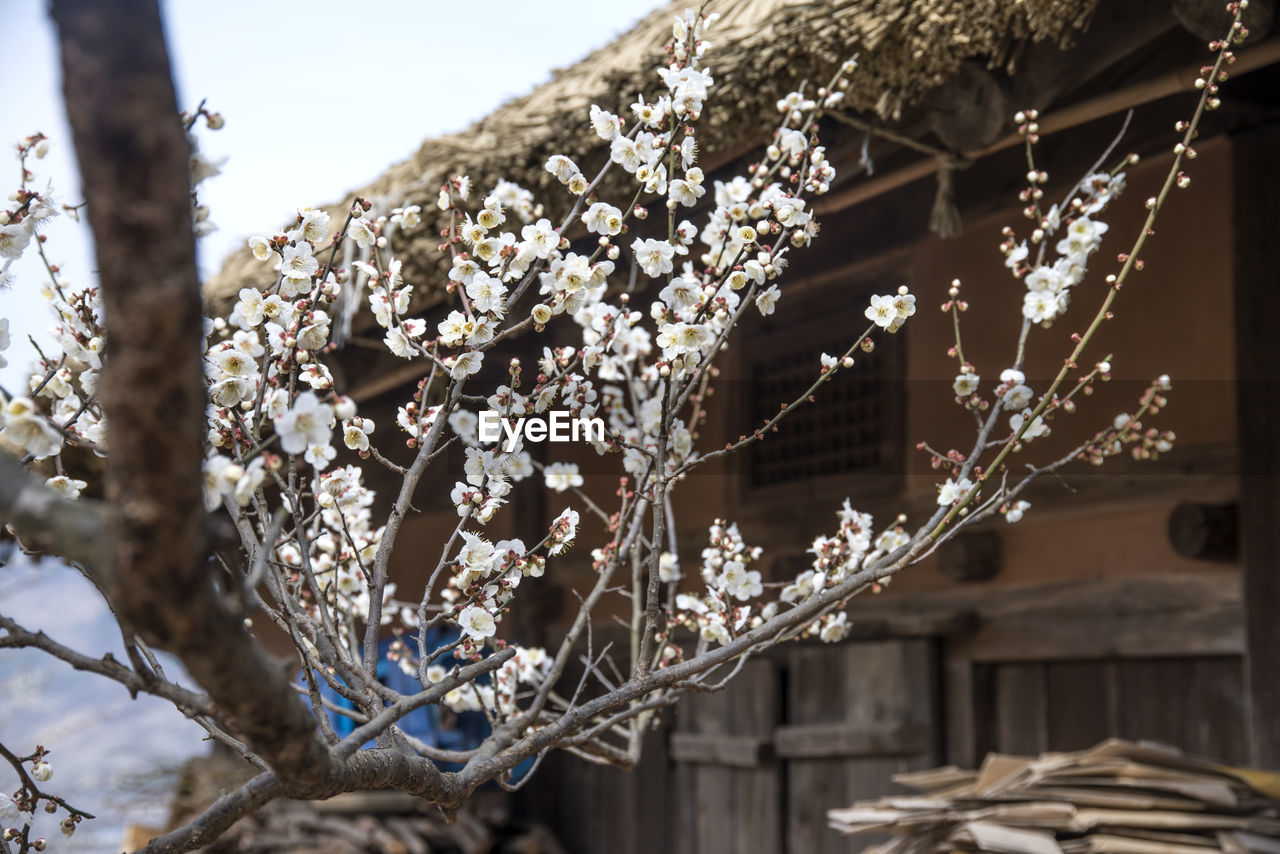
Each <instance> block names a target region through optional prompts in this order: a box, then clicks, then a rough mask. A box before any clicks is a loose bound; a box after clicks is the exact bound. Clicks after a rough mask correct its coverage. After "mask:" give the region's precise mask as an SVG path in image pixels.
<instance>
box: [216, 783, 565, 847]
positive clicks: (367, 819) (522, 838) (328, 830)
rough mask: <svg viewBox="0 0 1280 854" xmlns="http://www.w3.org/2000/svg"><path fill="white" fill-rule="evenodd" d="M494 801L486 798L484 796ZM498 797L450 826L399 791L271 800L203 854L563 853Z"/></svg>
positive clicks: (468, 810)
mask: <svg viewBox="0 0 1280 854" xmlns="http://www.w3.org/2000/svg"><path fill="white" fill-rule="evenodd" d="M489 794H492V795H495V797H493V798H486V797H485V795H489ZM502 794H503V793H500V792H493V793H489V792H486V793H484V794H482V795H481V796H480V798H479V799H478V801H479V803H477V804H471V805H468V807H467V808H466V809H464V810H462V811H461V812H459V813H458V816H457V820H456V821H454V822H452V823H450V822H446V821H445V820H444V819H443V818H441V817H440V815H439V813H436V812H435V811H434V810H432V811H430V812H428V811H427V809H425V808H424V805H423V804H422V802H421V801H420V800H418V799H417V798H413V797H412V796H409V795H403V794H402V793H399V792H353V793H351V794H347V795H339V796H338V797H336V798H331V799H330V800H328V801H321V802H318V803H304V802H300V801H277V802H275V803H272V804H268V805H267V806H266V807H264V808H263V809H262V810H260V811H259V812H257V813H254V814H253V815H252V816H249V817H248V818H245V819H242V820H241V821H239V822H237V823H236V824H235V825H234V826H233V827H232V828H231V829H230V830H228V831H227V832H226V833H225V834H224V835H223V836H222V837H220V838H219V839H218V840H217V842H215V843H214V844H213V845H211V846H209V847H208V848H205V849H203V850H204V851H206V852H210V854H213V852H217V854H233V852H253V853H254V854H268V852H281V854H283V852H289V854H564V848H563V847H562V846H561V845H560V843H559V842H558V841H557V840H556V839H555V837H554V836H553V835H552V833H551V831H549V830H548V829H547V828H546V827H544V826H542V825H536V824H526V823H522V822H517V821H513V820H512V818H511V816H510V813H509V810H508V809H507V808H506V806H507V805H506V800H507V799H506V798H504V797H502Z"/></svg>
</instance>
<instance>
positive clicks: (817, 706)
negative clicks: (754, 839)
mask: <svg viewBox="0 0 1280 854" xmlns="http://www.w3.org/2000/svg"><path fill="white" fill-rule="evenodd" d="M789 665H790V666H789V668H788V674H787V676H788V684H787V707H786V723H785V724H784V725H783V726H781V727H779V728H778V730H777V733H776V734H775V738H774V744H775V749H776V752H777V755H778V758H779V759H780V760H782V761H783V762H784V763H785V771H786V792H787V797H786V817H787V822H788V827H787V847H786V851H788V852H791V854H835V852H840V853H841V854H845V852H850V851H860V850H862V849H863V848H864V847H865V846H867V845H868V844H870V843H871V842H872V841H873V840H871V839H869V838H868V837H859V838H854V837H846V836H841V835H840V834H837V833H836V832H835V831H833V830H831V829H830V828H829V827H827V818H826V812H827V810H829V809H832V808H833V807H835V806H841V805H847V804H849V803H852V802H853V801H854V800H856V799H859V798H875V797H879V796H881V795H886V794H889V793H891V792H892V791H894V790H895V788H896V787H895V786H894V784H893V783H892V782H891V781H890V779H889V778H890V777H891V776H892V775H894V774H897V773H899V772H902V771H907V770H915V769H920V768H928V767H931V766H933V765H935V764H937V762H938V760H939V758H940V747H941V739H940V737H939V732H938V721H937V714H936V710H937V704H938V699H937V698H938V693H937V678H938V677H937V657H936V655H935V649H934V644H933V642H931V641H928V640H920V639H916V640H886V641H870V642H856V643H844V644H839V645H836V646H828V645H821V646H797V647H795V648H793V649H792V650H790V655H789Z"/></svg>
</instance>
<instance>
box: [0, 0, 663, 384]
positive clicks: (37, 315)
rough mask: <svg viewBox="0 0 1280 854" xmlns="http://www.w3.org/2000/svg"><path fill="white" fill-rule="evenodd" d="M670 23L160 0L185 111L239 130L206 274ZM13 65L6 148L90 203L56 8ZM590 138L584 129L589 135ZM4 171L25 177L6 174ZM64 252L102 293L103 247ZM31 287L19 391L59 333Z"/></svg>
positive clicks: (10, 14) (23, 24)
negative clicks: (35, 343) (637, 27)
mask: <svg viewBox="0 0 1280 854" xmlns="http://www.w3.org/2000/svg"><path fill="white" fill-rule="evenodd" d="M659 5H662V4H661V3H659V2H657V0H607V2H592V0H543V2H540V3H538V4H536V6H535V5H533V4H529V3H526V2H523V0H488V2H487V3H486V4H485V6H484V9H483V13H482V14H480V13H479V12H478V9H477V6H476V4H473V3H442V2H439V0H416V2H415V0H365V2H361V3H350V2H336V0H315V2H311V3H307V4H305V5H302V6H299V5H297V4H294V3H285V2H279V0H276V2H271V0H218V2H216V3H211V2H201V0H167V2H164V1H163V0H162V7H163V10H164V14H165V26H166V31H167V34H168V39H169V53H170V61H171V63H172V64H173V66H174V72H175V74H174V76H175V80H176V83H177V88H178V99H179V103H180V105H181V106H183V107H184V108H187V109H190V108H193V107H194V106H195V105H196V104H198V103H199V102H200V100H201V99H202V98H203V99H206V101H207V105H208V108H209V109H211V110H215V111H217V112H220V113H221V114H222V115H223V117H224V118H225V119H226V126H225V127H224V128H223V129H222V130H220V131H218V132H216V133H212V132H208V131H203V132H201V134H200V136H201V139H202V141H201V146H202V150H203V151H204V152H205V153H206V154H208V155H209V156H210V157H215V158H217V157H227V158H229V159H228V161H227V163H226V165H225V166H224V167H223V173H222V175H220V176H218V177H216V178H213V179H210V180H209V181H206V182H205V183H203V184H202V185H201V186H200V200H201V202H202V203H203V204H206V205H208V206H209V208H210V210H211V216H210V219H211V220H212V221H213V222H215V223H216V224H217V225H218V226H219V231H218V232H215V233H214V234H212V235H210V236H208V237H206V238H204V239H202V240H201V242H200V247H199V251H200V266H201V269H202V271H203V272H204V273H205V274H208V273H209V272H211V271H213V270H216V269H217V267H218V265H219V263H220V262H221V260H222V258H224V257H225V256H226V255H227V253H228V252H229V251H230V249H231V248H233V247H235V246H238V245H243V243H242V241H243V240H245V239H246V238H247V237H248V236H249V235H251V234H253V233H255V232H259V231H266V230H270V229H273V228H275V227H276V226H277V225H278V224H279V223H281V222H282V221H284V219H285V218H286V217H288V216H289V215H290V214H291V213H292V212H293V211H294V210H295V209H296V208H297V207H298V206H300V205H306V204H320V203H326V202H331V201H333V200H335V199H338V198H340V197H341V196H343V195H344V194H345V193H347V192H348V191H350V190H352V189H354V188H356V187H358V186H361V185H362V184H364V183H366V182H368V181H369V180H371V179H373V178H376V177H377V176H378V175H379V174H380V173H381V172H382V171H383V170H384V169H385V168H386V167H387V166H389V165H391V164H392V163H394V162H396V161H399V160H403V159H405V158H406V157H408V156H409V155H410V154H412V153H413V152H414V151H415V150H416V149H417V147H418V145H419V144H420V143H421V142H422V141H423V140H424V139H426V138H428V137H431V136H438V135H441V134H445V133H450V132H454V131H460V130H463V129H465V128H466V127H467V125H469V124H470V123H471V122H473V121H475V120H476V119H479V118H481V117H483V116H485V115H487V114H488V113H490V112H491V111H493V109H494V108H496V107H497V106H499V105H500V104H502V103H503V102H505V101H507V100H510V99H511V98H513V97H516V96H518V95H521V94H523V93H525V92H527V91H528V90H529V89H531V88H533V87H534V86H536V85H537V84H539V83H542V82H545V81H546V80H548V79H549V78H550V76H551V71H552V69H556V68H562V67H565V66H568V65H570V64H572V63H574V62H576V61H577V60H578V59H581V58H582V57H584V56H586V55H587V54H588V53H590V52H591V51H592V50H594V49H595V48H597V47H600V46H602V45H604V44H607V43H608V42H610V41H612V40H613V39H614V38H615V37H616V36H618V35H620V34H621V33H623V32H625V31H626V30H627V29H628V28H629V27H630V26H631V25H632V24H633V23H634V22H635V21H637V20H638V19H639V18H641V17H643V16H644V15H645V14H647V13H648V12H650V11H652V10H653V9H654V8H656V7H658V6H659ZM0 56H4V57H5V58H6V61H7V62H9V63H10V64H15V65H18V66H21V68H22V69H23V74H22V85H20V86H9V87H6V91H5V95H4V100H3V103H2V104H0V144H3V145H4V146H6V147H7V146H9V145H11V144H13V143H16V142H17V141H18V140H19V139H21V138H23V137H25V136H27V135H29V134H31V133H33V132H35V131H41V132H43V133H45V134H46V135H48V136H49V137H50V138H51V145H50V152H49V155H48V156H47V157H46V158H45V159H44V160H40V161H35V165H36V166H37V170H36V171H37V178H38V186H39V187H41V188H43V187H44V185H45V184H44V182H45V181H46V180H47V179H49V178H52V179H53V188H54V190H55V192H56V194H57V197H58V198H59V199H61V200H62V201H64V202H71V203H77V202H79V201H80V193H79V180H78V177H77V176H76V171H75V166H74V161H75V158H74V152H73V150H72V147H71V143H70V133H69V131H68V129H67V125H66V119H65V116H64V115H63V113H62V105H61V100H60V98H59V91H60V86H61V79H60V74H59V71H58V62H57V53H56V40H55V34H54V32H53V29H52V27H51V26H50V25H49V24H48V22H47V21H46V20H45V17H44V2H42V0H0ZM584 120H585V119H584ZM6 163H7V164H10V165H9V170H10V171H8V172H6ZM17 170H18V166H17V161H16V159H13V160H9V159H8V158H6V157H3V156H0V187H7V188H8V189H7V190H6V193H5V195H8V192H9V191H11V190H12V189H14V188H16V187H17V181H18V171H17ZM60 219H61V220H62V221H56V222H54V223H53V224H52V225H51V226H50V227H49V228H48V229H47V233H48V235H49V242H48V244H47V246H48V250H49V252H50V253H51V255H52V257H53V260H54V261H55V263H61V264H62V265H63V266H64V274H65V275H66V276H67V277H68V279H69V280H71V281H72V282H81V281H84V278H85V277H86V276H90V275H92V269H93V262H92V249H91V244H90V243H89V241H88V240H87V229H85V228H83V227H80V226H77V225H76V224H74V223H72V222H70V221H69V220H66V219H65V218H60ZM19 263H20V265H21V266H18V267H16V270H17V272H18V275H19V282H18V284H17V285H16V286H15V288H14V289H13V290H12V291H11V292H8V293H2V294H0V317H9V318H10V323H11V325H12V327H13V333H14V335H13V337H14V344H13V347H12V348H11V349H10V350H8V351H6V353H5V354H4V355H5V357H7V359H8V361H9V362H10V366H9V367H8V368H3V369H0V381H3V384H4V385H5V386H6V387H10V388H11V387H12V386H14V385H17V384H19V382H20V380H21V379H22V374H23V373H24V372H25V370H26V366H27V365H28V364H29V363H30V361H31V359H32V358H34V351H32V350H31V348H30V346H29V345H28V344H27V343H26V341H25V337H26V335H27V334H28V333H29V332H33V333H37V334H38V333H39V332H40V331H41V330H43V329H44V328H45V327H47V326H48V321H47V320H46V319H45V316H44V315H45V311H44V309H43V305H42V302H41V300H40V298H39V296H38V294H37V293H36V289H37V287H38V284H39V277H40V276H42V275H43V272H42V270H41V268H40V266H39V262H38V259H35V258H23V259H22V261H21V262H19Z"/></svg>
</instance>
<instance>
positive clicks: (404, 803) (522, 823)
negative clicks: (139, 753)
mask: <svg viewBox="0 0 1280 854" xmlns="http://www.w3.org/2000/svg"><path fill="white" fill-rule="evenodd" d="M256 773H257V769H255V768H254V767H253V766H251V765H249V764H248V763H247V762H245V761H244V760H243V759H241V758H240V757H238V756H235V755H233V754H231V753H230V752H229V751H227V750H225V749H224V748H222V747H221V746H220V745H219V746H218V747H217V748H215V750H214V752H213V753H212V754H210V755H207V756H200V757H195V758H192V759H190V760H188V761H187V762H186V763H185V765H184V766H183V768H182V770H181V772H180V774H179V777H178V783H177V790H176V792H175V793H174V799H173V802H172V804H171V811H170V816H169V822H168V826H167V827H163V828H161V827H144V826H141V825H130V826H129V827H127V828H125V836H124V840H123V845H122V850H124V851H139V850H141V849H142V848H144V847H145V846H146V844H147V842H148V841H149V840H150V839H152V838H153V837H155V836H158V835H160V834H161V833H164V832H166V831H168V830H173V829H174V828H176V827H180V826H182V825H184V824H186V823H187V822H189V821H191V820H192V819H194V818H196V817H197V816H199V815H200V814H201V813H203V812H204V811H205V810H206V809H208V807H209V805H210V804H212V803H213V802H214V800H216V799H217V797H218V796H219V795H220V794H222V793H223V792H227V791H231V790H233V789H235V788H238V787H239V786H240V785H242V784H243V783H244V782H245V781H247V780H248V779H250V778H251V777H253V776H254V775H255V774H256ZM200 850H201V851H204V852H208V854H285V852H288V854H565V848H564V846H563V845H561V844H560V842H559V841H558V840H557V839H556V837H555V835H554V834H552V832H551V831H550V830H549V829H548V828H547V827H546V826H545V825H542V824H539V823H537V822H532V821H527V820H524V819H521V818H520V817H518V816H515V815H513V814H512V809H511V798H510V796H509V795H508V794H507V793H506V792H503V791H501V790H499V789H496V788H481V789H479V790H478V791H476V792H475V794H473V795H472V797H471V799H470V800H469V801H467V804H466V805H465V806H464V807H463V809H462V810H461V811H459V813H458V815H457V817H456V819H455V820H454V821H452V822H448V821H446V820H445V819H444V818H443V816H441V814H440V811H439V810H437V809H436V808H435V807H432V806H430V805H429V804H427V803H426V802H424V801H422V800H421V799H419V798H415V797H414V796H412V795H408V794H405V793H404V792H397V791H377V792H348V793H346V794H342V795H338V796H336V797H333V798H329V799H328V800H324V801H311V802H306V801H293V800H278V801H273V802H271V803H269V804H267V805H266V806H264V807H263V808H262V809H260V810H258V811H257V812H255V813H252V814H250V815H248V816H246V817H245V818H242V819H241V820H240V821H238V822H236V823H235V824H234V825H232V826H231V827H230V828H229V829H228V830H227V831H226V832H225V833H223V834H222V835H221V836H219V837H218V838H217V839H216V840H215V841H214V842H213V843H212V844H211V845H209V846H207V847H205V848H202V849H200Z"/></svg>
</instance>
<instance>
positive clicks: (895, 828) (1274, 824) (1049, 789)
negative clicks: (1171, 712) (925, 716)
mask: <svg viewBox="0 0 1280 854" xmlns="http://www.w3.org/2000/svg"><path fill="white" fill-rule="evenodd" d="M894 781H895V782H897V783H900V784H902V785H904V786H907V787H908V788H911V789H914V790H916V791H918V792H920V793H921V794H919V795H916V796H905V797H894V796H890V797H885V798H880V799H879V800H874V801H859V802H857V803H855V804H854V805H853V806H851V807H849V808H848V809H836V810H831V811H830V812H829V813H828V814H827V816H828V820H829V822H830V824H831V826H832V827H834V828H835V829H836V830H838V831H840V832H842V833H846V834H879V835H881V836H882V837H883V836H884V835H886V834H887V836H888V839H887V841H882V842H878V843H877V844H874V845H872V846H871V847H869V848H867V849H866V851H867V852H868V854H871V852H874V854H934V852H953V851H966V852H967V851H987V852H1000V854H1086V852H1095V851H1096V852H1115V854H1157V853H1159V854H1210V852H1215V851H1221V852H1227V854H1247V852H1258V854H1280V775H1276V774H1271V773H1266V772H1260V771H1253V770H1249V769H1242V768H1228V767H1224V766H1220V765H1215V764H1212V763H1210V762H1205V761H1201V760H1197V759H1192V758H1190V757H1187V756H1184V755H1183V754H1182V753H1180V752H1178V751H1177V750H1174V749H1173V748H1170V747H1166V746H1163V745H1156V744H1151V743H1145V742H1144V743H1136V744H1135V743H1132V742H1126V741H1120V740H1111V741H1105V742H1103V743H1101V744H1099V745H1097V746H1096V747H1093V748H1091V749H1089V750H1084V751H1080V752H1078V753H1045V754H1041V755H1040V756H1038V757H1035V758H1027V757H1018V756H1003V755H999V754H991V755H989V756H988V757H987V758H986V760H985V761H984V762H983V764H982V767H981V768H980V769H978V770H977V771H966V770H962V769H960V768H956V767H955V766H948V767H946V768H937V769H934V770H930V771H920V772H912V773H908V774H901V775H898V776H896V777H895V778H894Z"/></svg>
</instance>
